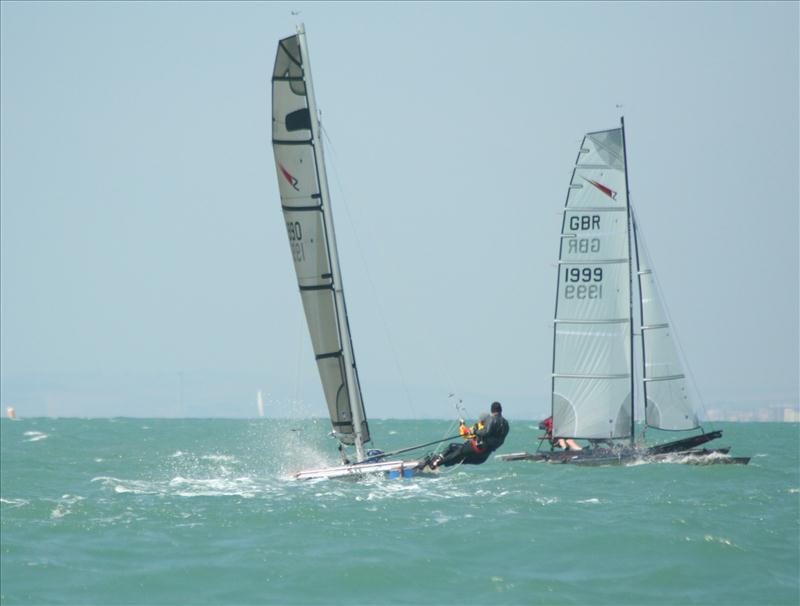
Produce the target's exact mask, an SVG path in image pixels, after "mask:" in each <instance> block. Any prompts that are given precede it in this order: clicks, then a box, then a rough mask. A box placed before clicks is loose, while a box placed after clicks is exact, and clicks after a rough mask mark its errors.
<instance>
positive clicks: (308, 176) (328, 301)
mask: <svg viewBox="0 0 800 606" xmlns="http://www.w3.org/2000/svg"><path fill="white" fill-rule="evenodd" d="M320 131H321V126H320V123H319V120H318V114H317V106H316V101H315V98H314V88H313V85H312V82H311V70H310V65H309V61H308V47H307V43H306V35H305V29H304V27H303V26H302V25H300V26H299V27H298V28H297V34H296V35H294V36H289V37H288V38H284V39H283V40H281V41H280V42H279V43H278V51H277V55H276V57H275V68H274V70H273V73H272V146H273V151H274V153H275V165H276V168H277V173H278V184H279V188H280V197H281V206H282V208H283V215H284V219H285V221H286V228H287V231H288V235H289V245H290V248H291V253H292V259H293V260H294V268H295V272H296V273H297V281H298V284H299V287H300V296H301V298H302V301H303V308H304V310H305V316H306V321H307V324H308V331H309V333H310V335H311V342H312V346H313V349H314V355H315V358H316V361H317V368H318V370H319V376H320V379H321V381H322V389H323V392H324V395H325V400H326V402H327V405H328V412H329V415H330V419H331V425H332V428H333V435H334V437H335V438H336V439H337V440H338V441H339V451H340V453H341V454H342V462H343V464H342V465H340V466H337V467H327V468H323V469H314V470H307V471H301V472H298V473H295V474H294V477H295V478H297V479H315V478H339V477H348V476H360V475H365V474H370V473H387V472H388V473H389V474H390V475H399V476H400V477H405V476H408V475H412V474H413V473H414V471H415V470H416V469H417V468H418V467H420V462H419V461H415V460H411V461H403V460H395V461H386V460H383V459H384V458H385V457H386V456H388V454H391V453H381V452H380V451H377V452H374V451H366V452H365V445H366V444H367V443H368V442H370V440H371V436H370V431H369V424H368V423H367V417H366V412H365V410H364V402H363V399H362V395H361V386H360V384H359V379H358V369H357V368H356V361H355V355H354V353H353V343H352V340H351V337H350V327H349V324H348V320H347V307H346V306H345V300H344V290H343V288H342V275H341V270H340V268H339V256H338V252H337V248H336V235H335V232H334V228H333V216H332V214H331V202H330V194H329V192H328V180H327V176H326V172H325V161H324V156H323V148H322V138H321V134H320ZM346 447H354V448H355V463H352V464H351V463H350V462H349V461H348V460H347V459H348V457H347V456H346V455H345V452H346V451H345V448H346ZM404 450H411V449H404ZM395 454H397V453H395Z"/></svg>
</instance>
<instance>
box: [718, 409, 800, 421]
mask: <svg viewBox="0 0 800 606" xmlns="http://www.w3.org/2000/svg"><path fill="white" fill-rule="evenodd" d="M708 420H709V421H740V422H743V423H754V422H756V423H800V410H798V409H797V408H795V407H793V406H764V407H761V408H752V409H749V410H738V409H727V410H723V409H721V408H713V409H710V410H709V411H708Z"/></svg>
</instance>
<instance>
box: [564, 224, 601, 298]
mask: <svg viewBox="0 0 800 606" xmlns="http://www.w3.org/2000/svg"><path fill="white" fill-rule="evenodd" d="M568 226H569V230H570V231H571V232H583V231H595V230H599V229H600V215H573V216H571V217H569V223H568ZM599 252H600V238H581V237H577V234H573V235H572V237H570V239H569V240H568V242H567V253H568V254H576V253H578V254H587V253H599ZM602 282H603V268H602V267H566V268H564V298H565V299H602V298H603V284H602Z"/></svg>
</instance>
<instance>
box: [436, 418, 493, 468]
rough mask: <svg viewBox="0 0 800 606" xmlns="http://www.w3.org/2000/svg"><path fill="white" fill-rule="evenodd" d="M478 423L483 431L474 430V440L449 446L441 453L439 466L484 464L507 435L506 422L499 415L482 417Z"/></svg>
mask: <svg viewBox="0 0 800 606" xmlns="http://www.w3.org/2000/svg"><path fill="white" fill-rule="evenodd" d="M479 423H482V424H483V429H475V431H474V433H475V439H473V440H467V441H466V442H464V443H463V444H450V446H448V448H447V450H445V451H444V452H443V453H442V457H443V458H442V462H441V463H440V465H444V466H445V467H450V466H451V465H457V464H458V463H464V465H480V464H481V463H484V462H486V459H488V458H489V455H490V454H492V452H494V451H495V450H497V449H498V448H500V446H501V445H502V444H503V442H504V441H505V439H506V435H508V421H506V420H505V419H504V418H503V415H502V414H501V413H497V414H491V415H483V416H482V417H481V418H480V420H479Z"/></svg>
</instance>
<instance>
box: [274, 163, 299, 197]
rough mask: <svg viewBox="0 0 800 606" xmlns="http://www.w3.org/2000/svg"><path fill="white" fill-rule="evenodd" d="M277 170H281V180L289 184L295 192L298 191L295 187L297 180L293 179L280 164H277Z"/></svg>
mask: <svg viewBox="0 0 800 606" xmlns="http://www.w3.org/2000/svg"><path fill="white" fill-rule="evenodd" d="M278 168H280V169H281V172H282V173H283V178H284V179H286V180H287V181H288V182H289V185H291V186H292V187H293V188H294V189H295V190H297V191H300V190H299V189H298V187H297V179H295V177H294V176H293V175H292V173H290V172H289V171H288V170H286V169H285V168H284V167H283V164H281V163H280V162H278Z"/></svg>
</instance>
